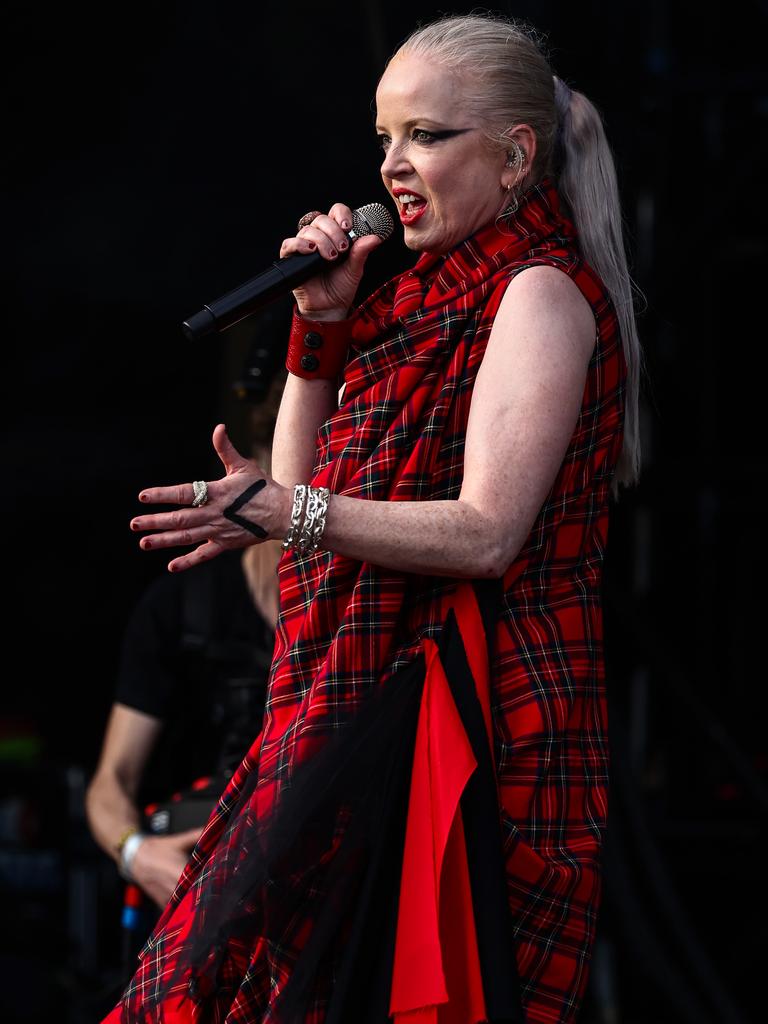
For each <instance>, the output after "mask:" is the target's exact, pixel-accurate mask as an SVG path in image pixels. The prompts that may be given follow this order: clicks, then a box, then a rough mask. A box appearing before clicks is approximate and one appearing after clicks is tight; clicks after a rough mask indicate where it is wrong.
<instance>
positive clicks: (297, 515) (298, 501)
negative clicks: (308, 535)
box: [283, 484, 308, 551]
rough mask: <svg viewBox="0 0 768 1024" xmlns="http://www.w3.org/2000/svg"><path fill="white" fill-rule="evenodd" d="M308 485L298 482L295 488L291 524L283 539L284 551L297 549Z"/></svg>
mask: <svg viewBox="0 0 768 1024" xmlns="http://www.w3.org/2000/svg"><path fill="white" fill-rule="evenodd" d="M307 490H308V488H307V485H306V484H296V486H295V487H294V488H293V510H292V511H291V525H290V528H289V530H288V533H287V534H286V535H285V540H284V541H283V551H289V550H290V549H291V548H293V549H294V550H295V549H296V541H297V540H298V537H299V532H300V530H301V517H302V514H303V512H304V500H305V498H306V497H307Z"/></svg>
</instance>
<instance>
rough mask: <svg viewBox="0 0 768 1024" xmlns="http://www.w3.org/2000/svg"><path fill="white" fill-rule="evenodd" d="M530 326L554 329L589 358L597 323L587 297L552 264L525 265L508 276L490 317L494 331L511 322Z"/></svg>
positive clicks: (516, 324)
mask: <svg viewBox="0 0 768 1024" xmlns="http://www.w3.org/2000/svg"><path fill="white" fill-rule="evenodd" d="M521 324H526V325H528V326H529V327H531V328H532V329H535V328H538V327H547V328H549V329H553V328H555V329H558V331H559V332H561V333H562V334H563V335H564V336H567V337H568V338H570V339H571V340H572V343H573V344H575V345H576V347H577V348H578V349H579V351H580V352H581V353H582V354H583V355H584V357H585V358H586V359H587V360H589V359H590V358H591V355H592V352H593V351H594V347H595V340H596V335H597V324H596V321H595V315H594V313H593V311H592V307H591V306H590V304H589V302H588V301H587V299H586V298H585V297H584V295H583V293H582V291H581V289H580V288H579V286H578V285H577V284H576V282H575V281H574V280H573V279H572V278H571V277H570V276H569V275H568V274H567V273H566V272H565V271H564V270H560V269H559V268H558V267H554V266H534V267H526V268H525V269H524V270H521V271H519V272H518V273H517V274H515V276H514V277H513V278H512V279H511V280H510V282H509V284H508V285H507V287H506V289H505V291H504V295H503V297H502V299H501V303H500V304H499V308H498V310H497V312H496V317H495V319H494V331H497V330H500V331H503V332H504V333H506V331H507V329H509V328H511V327H512V326H513V325H514V328H515V330H519V328H520V325H521Z"/></svg>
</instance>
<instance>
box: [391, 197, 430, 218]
mask: <svg viewBox="0 0 768 1024" xmlns="http://www.w3.org/2000/svg"><path fill="white" fill-rule="evenodd" d="M397 201H398V203H399V205H400V212H401V213H404V214H405V215H406V216H407V217H411V216H413V214H414V213H417V212H418V211H419V210H423V209H424V207H425V206H426V205H427V200H426V199H422V197H421V196H417V195H413V194H411V193H407V192H406V193H403V194H402V195H399V196H398V197H397Z"/></svg>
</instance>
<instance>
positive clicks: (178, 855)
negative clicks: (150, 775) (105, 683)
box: [85, 703, 202, 907]
mask: <svg viewBox="0 0 768 1024" xmlns="http://www.w3.org/2000/svg"><path fill="white" fill-rule="evenodd" d="M162 725H163V723H162V722H161V721H160V719H159V718H155V717H154V716H152V715H146V714H144V712H142V711H136V710H135V709H134V708H130V707H127V706H126V705H125V704H119V703H115V704H113V706H112V711H111V713H110V716H109V722H108V723H107V731H106V735H105V737H104V744H103V746H102V751H101V758H100V760H99V765H98V767H97V769H96V772H95V774H94V777H93V779H92V781H91V783H90V785H89V786H88V790H87V792H86V795H85V811H86V815H87V817H88V823H89V825H90V827H91V831H92V833H93V835H94V838H95V839H96V842H97V843H98V844H99V846H101V848H102V849H103V850H104V851H105V852H106V853H108V854H109V856H110V857H112V858H113V860H114V861H115V863H119V860H120V856H119V853H118V850H117V844H118V842H119V841H120V837H121V836H122V835H123V833H124V832H125V830H126V829H127V828H129V827H134V828H139V830H140V831H141V829H140V820H141V816H140V814H139V809H138V807H137V806H136V794H137V792H138V788H139V783H140V781H141V777H142V775H143V773H144V768H145V767H146V763H147V760H148V759H149V755H150V753H151V752H152V749H153V747H154V746H155V744H156V742H157V739H158V736H159V734H160V730H161V729H162ZM201 831H202V830H201V829H189V830H188V831H186V832H179V833H176V834H175V835H168V836H148V837H147V838H146V839H145V840H144V841H143V842H142V844H141V846H140V847H139V849H138V850H137V851H136V855H135V857H134V859H133V864H132V865H131V875H132V877H133V879H134V880H135V881H136V883H137V884H138V885H140V886H141V888H142V889H143V890H144V892H146V893H148V894H149V895H150V896H151V897H152V899H153V900H154V901H155V903H157V905H158V906H160V907H164V906H165V904H166V903H167V902H168V899H169V897H170V895H171V893H172V892H173V889H174V887H175V885H176V882H177V881H178V878H179V875H180V874H181V872H182V870H183V868H184V865H185V864H186V862H187V859H188V857H189V851H190V850H191V849H192V847H193V845H194V843H195V841H196V840H197V838H198V836H199V834H200V832H201Z"/></svg>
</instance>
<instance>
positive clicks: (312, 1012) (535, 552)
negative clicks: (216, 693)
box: [106, 15, 641, 1024]
mask: <svg viewBox="0 0 768 1024" xmlns="http://www.w3.org/2000/svg"><path fill="white" fill-rule="evenodd" d="M376 132H377V133H378V136H379V139H380V141H381V147H382V151H383V163H382V165H381V175H382V180H383V183H384V187H385V188H386V190H387V193H388V195H389V196H390V197H391V200H392V203H393V205H394V207H395V209H396V210H397V211H398V214H399V221H400V224H401V225H402V230H403V233H404V239H405V244H406V246H407V247H408V248H409V249H411V250H413V251H414V253H417V254H418V256H417V258H416V260H415V263H414V264H413V266H412V267H411V269H409V270H407V271H405V272H403V273H401V274H399V275H397V276H396V277H395V278H393V279H392V280H390V281H388V282H386V283H385V284H384V285H382V286H381V287H380V288H378V289H377V290H376V291H375V292H374V294H372V295H370V296H369V297H368V298H366V299H365V300H364V301H363V302H362V303H360V304H359V305H355V297H356V291H357V288H358V284H359V282H360V278H361V274H362V271H363V266H364V263H365V261H366V258H367V257H368V255H369V254H370V252H371V251H372V250H373V249H374V248H375V247H376V246H377V245H379V244H380V241H381V240H380V239H379V238H378V237H377V236H375V235H373V236H369V237H364V238H360V239H357V240H356V241H354V243H352V247H351V249H350V251H349V252H348V253H347V254H345V255H346V258H344V259H343V262H339V254H340V253H342V252H344V250H345V248H347V247H348V246H349V245H350V242H349V240H348V235H347V231H348V229H349V228H350V226H351V223H352V210H351V209H350V207H349V206H346V205H345V204H344V203H342V202H338V203H336V204H334V205H333V206H332V207H331V209H330V210H329V211H328V213H327V214H322V213H320V214H314V213H313V214H308V215H307V216H306V217H303V218H302V224H303V226H302V227H301V228H300V230H298V233H297V234H296V235H295V236H293V237H291V238H287V239H286V240H285V241H284V242H283V244H282V248H281V250H280V255H281V256H288V255H291V254H294V253H308V252H311V251H313V250H314V251H317V252H319V253H320V254H321V255H322V256H323V257H324V259H325V260H326V261H327V267H325V268H324V270H323V272H322V273H321V274H319V275H318V276H316V277H315V278H313V279H311V280H309V281H308V282H307V283H306V284H305V285H304V286H303V287H301V288H299V289H297V290H296V291H295V292H294V296H295V300H296V308H295V313H294V321H293V326H292V330H291V335H290V339H289V346H288V356H287V361H286V365H287V366H288V369H289V370H290V371H291V372H290V374H289V378H288V382H287V384H286V386H285V390H284V393H283V398H282V404H281V406H280V411H279V416H278V420H277V425H276V429H275V434H274V441H273V456H272V459H273V461H272V475H270V474H268V473H266V472H265V471H264V470H263V469H262V467H260V466H259V465H258V464H257V463H256V462H255V461H253V460H252V459H245V458H243V457H242V456H240V455H239V454H238V452H237V451H236V450H235V449H234V448H233V446H232V445H231V443H230V441H229V439H228V437H227V434H226V431H225V428H224V426H223V425H221V424H220V425H218V426H217V427H216V428H215V430H214V433H213V443H214V446H215V448H216V451H217V452H218V454H219V456H220V458H221V460H222V462H223V464H224V467H225V469H226V474H225V475H224V476H223V477H222V478H221V479H220V480H215V481H212V482H210V483H208V484H206V483H204V482H199V481H196V482H195V483H194V485H193V484H191V483H185V484H179V485H176V486H172V487H155V488H149V489H147V490H145V491H143V492H142V493H141V495H140V499H141V500H142V501H144V502H147V503H148V504H164V503H165V504H174V505H177V506H179V505H180V506H181V508H177V509H175V510H174V511H168V512H161V513H154V514H146V515H141V516H139V517H137V518H136V519H135V520H134V521H133V523H132V526H133V528H134V529H136V530H141V531H152V532H151V533H150V534H149V536H147V537H144V538H142V540H141V546H142V547H143V548H149V547H150V546H151V547H152V548H162V547H173V546H178V545H195V547H194V549H193V550H191V551H190V552H188V553H186V554H183V555H181V556H179V557H176V558H174V559H173V560H172V561H171V562H170V564H169V569H170V570H171V571H176V570H180V569H188V568H191V567H193V566H195V565H197V564H199V563H201V562H203V561H205V560H206V559H210V558H213V557H215V556H216V555H217V554H219V553H220V552H221V551H224V550H227V549H231V548H240V547H245V546H246V545H249V544H254V543H260V542H261V541H263V540H265V539H267V538H272V539H276V538H279V539H281V540H283V542H284V543H283V548H284V550H283V554H282V556H281V558H280V562H279V565H278V577H279V586H280V609H279V617H278V622H277V629H276V635H275V648H274V655H273V662H272V667H271V672H270V677H269V683H268V692H267V700H266V708H265V714H264V723H263V729H262V732H261V733H260V734H259V736H258V737H257V738H256V739H255V740H254V742H253V744H252V746H251V748H250V750H249V752H248V754H247V755H246V757H245V759H244V760H243V761H242V763H241V765H240V766H239V768H238V770H237V772H236V773H235V775H234V777H233V778H232V780H231V782H230V784H229V785H228V786H227V788H226V789H225V791H224V793H223V794H222V796H221V798H220V801H219V804H218V806H217V808H216V809H215V811H214V812H213V814H212V815H211V818H210V819H209V821H208V824H207V825H206V828H205V829H204V831H203V833H202V835H201V837H200V839H199V840H198V842H197V845H196V846H195V848H194V850H193V852H192V855H191V857H190V860H189V862H188V863H187V865H186V867H185V869H184V871H183V873H182V875H181V878H180V879H179V882H178V884H177V886H176V890H175V892H174V893H173V896H172V897H171V899H170V900H169V902H168V904H167V906H166V907H165V910H164V911H163V914H162V916H161V918H160V920H159V922H158V924H157V926H156V928H155V930H154V932H153V934H152V935H151V936H150V938H149V939H148V941H147V943H146V945H145V947H144V949H143V950H142V953H141V954H140V960H139V964H138V967H137V970H136V973H135V975H134V977H133V978H132V980H131V982H130V983H129V985H128V986H127V988H126V990H125V992H124V994H123V996H122V998H121V1000H120V1002H119V1003H118V1005H117V1006H116V1007H115V1008H114V1010H113V1011H112V1013H110V1015H109V1016H108V1017H107V1018H106V1020H107V1021H108V1022H109V1024H117V1022H118V1021H121V1022H134V1021H135V1022H145V1021H157V1022H163V1024H176V1022H179V1024H180V1022H200V1024H222V1022H227V1024H257V1022H262V1021H263V1022H266V1021H270V1022H273V1021H274V1022H280V1024H341V1022H344V1024H347V1022H355V1024H377V1022H380V1024H386V1022H387V1021H388V1020H390V1019H391V1020H393V1021H395V1022H398V1024H417V1022H418V1024H425V1022H428V1024H475V1022H480V1021H489V1022H496V1024H501V1022H509V1021H516V1022H523V1021H524V1022H534V1021H541V1022H544V1021H546V1022H561V1021H563V1022H564V1021H573V1020H574V1017H575V1015H576V1013H577V1010H578V1007H579V1005H580V1002H581V999H582V996H583V993H584V988H585V984H586V979H587V972H588V963H589V957H590V951H591V948H592V944H593V939H594V928H595V919H596V913H597V909H598V905H599V898H600V857H601V841H602V838H603V835H604V830H605V825H606V814H607V801H606V795H607V772H608V746H607V735H606V724H607V723H606V708H605V688H604V661H603V644H602V609H601V603H600V602H601V597H600V588H601V574H602V563H603V556H604V553H605V549H606V541H607V529H608V514H609V500H610V499H611V498H612V499H614V500H615V499H616V498H617V497H618V495H619V488H620V485H625V486H627V485H631V484H633V483H635V482H636V480H637V478H638V474H639V466H640V452H639V435H638V390H639V380H640V373H641V350H640V345H639V340H638V335H637V330H636V325H635V321H634V314H633V305H632V291H631V280H630V277H629V273H628V270H627V262H626V257H625V253H624V248H623V242H622V222H621V207H620V201H619V193H618V188H617V182H616V175H615V168H614V163H613V159H612V156H611V151H610V148H609V145H608V142H607V141H606V137H605V134H604V129H603V125H602V121H601V118H600V115H599V113H598V112H597V111H596V109H595V107H594V106H593V105H592V104H591V103H590V102H589V100H588V99H587V98H586V97H585V96H584V95H583V94H582V93H579V92H572V91H571V90H570V89H569V87H568V86H567V85H565V84H564V83H563V82H562V81H561V80H560V79H558V78H557V77H555V76H553V72H552V68H551V66H550V64H549V62H548V60H547V58H546V56H545V55H544V53H543V50H542V47H541V45H540V43H539V41H538V40H537V38H536V33H535V32H534V31H533V29H531V28H530V26H527V25H524V24H522V23H520V22H517V21H512V20H510V19H505V18H502V17H496V16H490V15H489V16H486V15H479V16H476V15H469V16H462V17H444V18H441V19H439V20H437V21H435V22H433V23H431V24H428V25H425V26H421V27H419V28H418V29H417V30H416V31H414V32H413V33H412V34H411V35H410V36H409V37H408V38H407V39H406V41H405V42H404V43H403V44H402V45H401V46H400V47H399V49H398V50H397V51H396V53H395V54H394V55H393V56H392V57H391V58H390V60H389V62H388V63H387V65H386V68H385V70H384V73H383V75H382V77H381V79H380V81H379V83H378V88H377V91H376ZM308 356H311V357H312V358H307V357H308Z"/></svg>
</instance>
